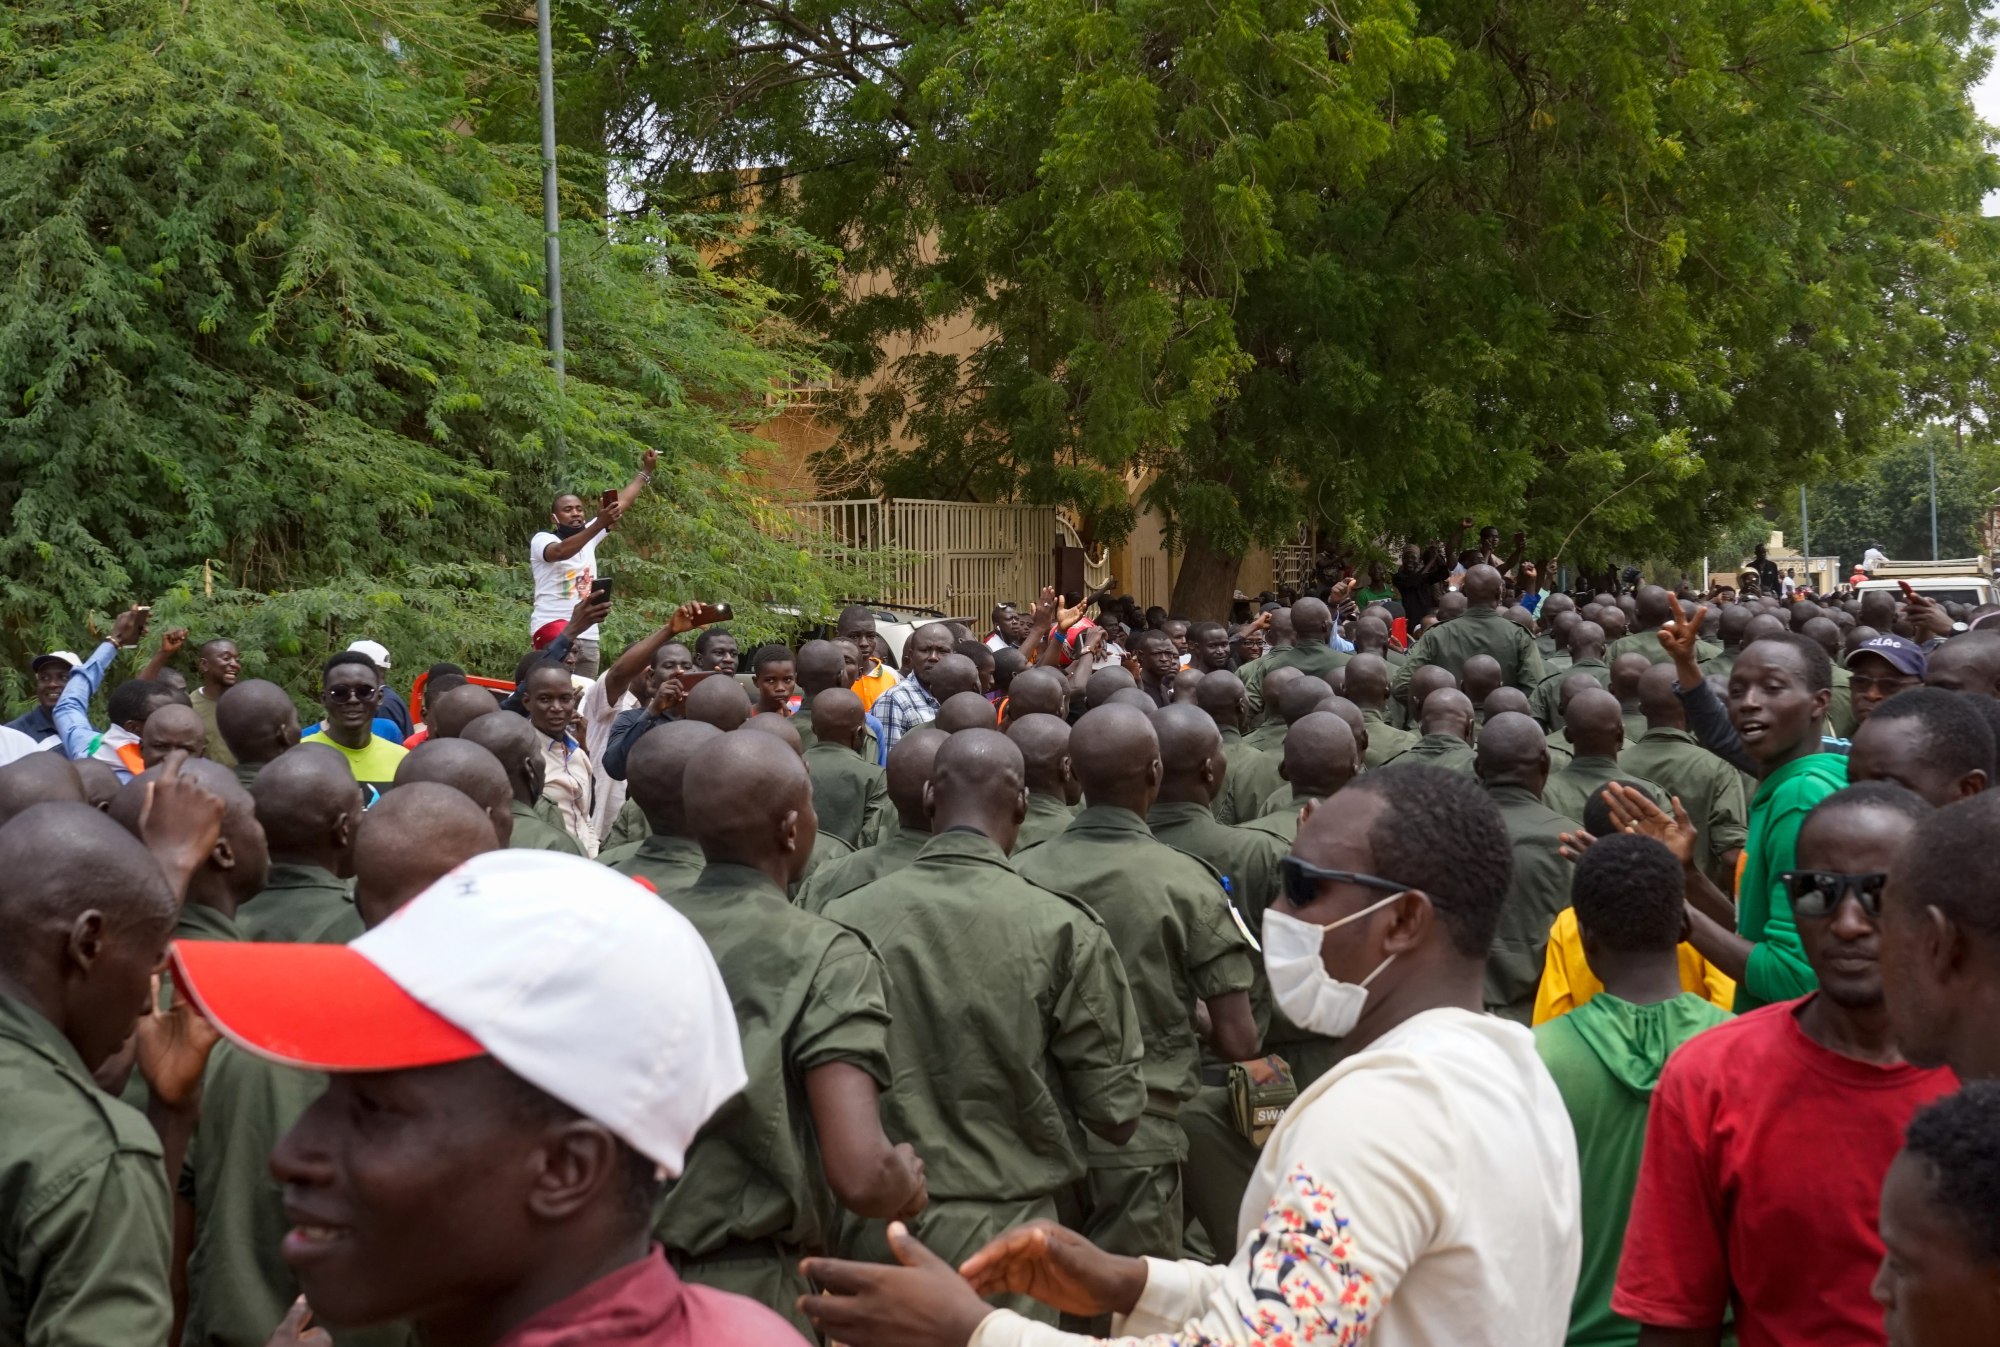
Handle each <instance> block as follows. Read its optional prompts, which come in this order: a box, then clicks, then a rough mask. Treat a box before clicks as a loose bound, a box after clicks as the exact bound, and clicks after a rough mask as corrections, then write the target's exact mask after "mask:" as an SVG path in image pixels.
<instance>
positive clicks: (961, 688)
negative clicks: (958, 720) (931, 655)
mask: <svg viewBox="0 0 2000 1347" xmlns="http://www.w3.org/2000/svg"><path fill="white" fill-rule="evenodd" d="M925 686H926V687H928V688H929V689H930V694H931V696H933V697H935V698H937V699H938V704H939V705H943V704H944V703H945V702H948V701H950V700H951V699H952V698H953V697H956V696H957V695H958V694H959V693H961V692H972V693H977V692H978V691H979V666H978V665H977V664H974V663H973V662H972V661H971V660H970V659H968V658H967V657H966V656H964V655H955V654H954V655H946V656H945V657H944V658H943V659H941V660H939V661H938V662H937V665H936V667H934V668H933V669H932V670H931V676H930V681H929V682H928V683H927V684H926V685H925Z"/></svg>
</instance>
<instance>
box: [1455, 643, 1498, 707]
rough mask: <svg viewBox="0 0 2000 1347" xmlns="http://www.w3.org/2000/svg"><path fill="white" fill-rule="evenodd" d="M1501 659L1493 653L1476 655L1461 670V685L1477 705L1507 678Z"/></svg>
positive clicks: (1467, 695)
mask: <svg viewBox="0 0 2000 1347" xmlns="http://www.w3.org/2000/svg"><path fill="white" fill-rule="evenodd" d="M1506 676H1507V675H1506V672H1505V671H1504V670H1502V669H1501V667H1500V661H1499V660H1497V659H1495V658H1493V656H1491V655H1474V656H1472V657H1471V658H1470V659H1468V660H1466V661H1465V667H1464V668H1463V669H1461V670H1460V671H1459V686H1460V689H1461V690H1462V691H1463V692H1464V693H1465V697H1466V700H1467V701H1469V702H1471V703H1472V704H1473V705H1475V706H1477V705H1478V704H1479V703H1481V702H1483V701H1485V700H1486V698H1487V696H1488V694H1490V693H1491V692H1492V691H1493V689H1495V688H1497V687H1499V686H1500V684H1501V682H1502V681H1503V680H1504V679H1505V678H1506Z"/></svg>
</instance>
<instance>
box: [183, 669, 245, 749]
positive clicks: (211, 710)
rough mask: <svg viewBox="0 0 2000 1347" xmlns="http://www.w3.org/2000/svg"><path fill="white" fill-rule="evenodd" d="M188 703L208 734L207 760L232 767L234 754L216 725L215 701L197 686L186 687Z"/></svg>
mask: <svg viewBox="0 0 2000 1347" xmlns="http://www.w3.org/2000/svg"><path fill="white" fill-rule="evenodd" d="M188 704H189V705H191V706H193V707H194V713H195V714H196V715H198V716H200V717H201V727H202V729H203V730H205V731H206V732H207V734H208V760H209V761H210V762H219V763H221V764H222V765H223V766H224V767H228V768H232V769H233V768H234V767H235V766H236V755H235V754H234V753H231V752H230V751H229V741H228V740H227V739H224V738H223V737H222V731H221V730H220V729H219V728H217V727H216V723H215V703H214V702H212V701H210V700H209V698H208V693H207V692H205V691H203V690H202V689H201V688H199V687H191V688H189V689H188Z"/></svg>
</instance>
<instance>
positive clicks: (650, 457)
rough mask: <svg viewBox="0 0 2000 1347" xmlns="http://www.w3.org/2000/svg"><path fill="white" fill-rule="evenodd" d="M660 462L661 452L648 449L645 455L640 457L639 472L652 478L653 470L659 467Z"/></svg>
mask: <svg viewBox="0 0 2000 1347" xmlns="http://www.w3.org/2000/svg"><path fill="white" fill-rule="evenodd" d="M659 462H660V451H659V450H657V449H648V450H647V451H646V452H645V453H643V454H641V455H639V471H640V472H643V473H645V474H646V475H647V476H648V477H650V476H652V474H653V469H654V468H656V467H658V466H659Z"/></svg>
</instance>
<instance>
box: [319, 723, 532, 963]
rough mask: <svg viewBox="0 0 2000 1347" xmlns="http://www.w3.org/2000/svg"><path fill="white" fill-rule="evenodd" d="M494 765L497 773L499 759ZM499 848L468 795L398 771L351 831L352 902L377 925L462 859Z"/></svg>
mask: <svg viewBox="0 0 2000 1347" xmlns="http://www.w3.org/2000/svg"><path fill="white" fill-rule="evenodd" d="M446 742H447V743H451V744H452V746H453V747H459V748H465V749H467V750H470V751H472V752H482V753H483V752H485V750H484V749H478V748H474V747H473V746H472V745H470V744H456V743H452V741H446ZM423 747H425V748H428V747H430V745H429V744H428V743H426V744H424V745H423ZM412 756H414V755H412ZM486 756H488V757H489V758H490V757H492V754H490V753H489V754H487V755H486ZM405 761H406V762H407V761H408V759H405ZM493 769H494V772H495V773H496V774H497V773H498V772H499V769H500V764H499V763H497V762H496V763H494V764H493ZM499 848H500V839H499V838H498V837H497V836H496V835H495V834H494V831H493V819H492V815H491V814H489V813H488V812H487V810H485V809H483V808H481V807H480V806H479V804H477V803H476V802H475V801H473V800H472V799H471V798H470V797H468V796H467V795H465V794H464V793H463V792H461V791H457V790H454V789H452V788H451V787H450V786H447V785H445V784H443V783H442V782H438V781H413V782H411V783H410V784H408V785H402V784H400V776H399V784H398V785H397V787H396V789H394V790H392V791H390V792H389V793H388V794H386V795H384V796H383V797H382V798H381V799H380V800H378V801H377V802H376V804H375V807H374V808H373V809H371V810H369V811H368V813H367V816H366V817H364V818H363V819H362V820H361V826H360V828H359V829H358V830H357V831H356V833H355V837H354V906H355V908H356V909H357V910H358V911H359V912H360V914H361V921H362V924H363V925H365V926H368V927H370V928H373V927H376V926H379V925H381V924H382V923H383V922H384V921H386V920H388V918H389V917H390V916H391V915H393V914H394V913H395V912H396V910H397V909H398V908H400V907H402V906H403V904H405V903H407V902H409V901H410V899H412V898H414V897H416V896H417V895H418V894H420V893H422V892H423V891H424V890H425V889H427V888H429V887H430V886H431V885H433V884H435V883H437V881H438V880H440V879H442V878H444V877H445V876H446V875H447V874H449V873H451V871H453V870H455V869H457V868H458V867H459V866H460V865H463V864H464V863H465V862H466V861H468V860H470V859H472V858H473V857H474V856H478V855H482V854H483V853H485V852H488V851H497V850H499Z"/></svg>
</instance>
